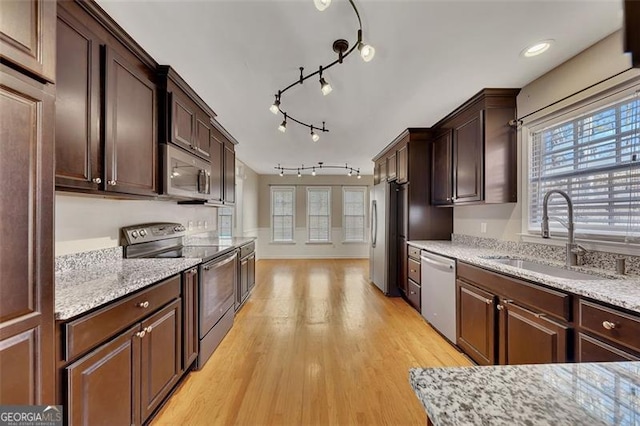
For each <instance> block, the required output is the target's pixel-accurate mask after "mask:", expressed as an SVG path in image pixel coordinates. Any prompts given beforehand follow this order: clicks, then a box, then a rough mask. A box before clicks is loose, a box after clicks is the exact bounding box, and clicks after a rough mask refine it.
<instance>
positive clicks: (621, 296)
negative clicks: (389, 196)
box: [409, 241, 640, 313]
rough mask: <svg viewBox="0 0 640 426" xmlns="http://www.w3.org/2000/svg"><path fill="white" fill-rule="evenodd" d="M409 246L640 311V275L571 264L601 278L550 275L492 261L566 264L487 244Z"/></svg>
mask: <svg viewBox="0 0 640 426" xmlns="http://www.w3.org/2000/svg"><path fill="white" fill-rule="evenodd" d="M409 245H411V246H414V247H417V248H420V249H423V250H427V251H430V252H433V253H436V254H440V255H443V256H447V257H450V258H453V259H457V260H459V261H463V262H466V263H470V264H472V265H476V266H480V267H482V268H486V269H490V270H493V271H496V272H501V273H504V274H507V275H510V276H513V277H517V278H523V279H527V280H530V281H533V282H538V283H541V284H545V285H547V286H549V287H553V288H557V289H560V290H565V291H568V292H571V293H574V294H578V295H582V296H587V297H590V298H592V299H595V300H598V301H601V302H606V303H610V304H612V305H614V306H619V307H622V308H626V309H629V310H632V311H635V312H638V313H640V276H638V275H616V274H613V273H611V272H608V271H605V270H602V269H596V268H592V267H577V266H576V267H572V268H571V269H574V270H576V271H580V272H586V273H591V274H595V275H599V276H600V277H602V279H595V280H579V279H565V278H556V277H552V276H550V275H545V274H542V273H537V272H533V271H529V270H526V269H521V268H516V267H514V266H509V265H504V264H500V263H497V262H495V261H492V260H491V257H493V258H500V257H505V258H519V259H523V258H529V259H531V260H534V261H536V262H540V263H545V264H549V265H553V266H559V267H563V263H562V262H559V261H554V260H546V257H544V256H523V255H521V254H519V253H514V252H506V251H499V250H494V249H490V248H484V247H472V246H469V245H467V244H462V243H455V242H451V241H410V242H409Z"/></svg>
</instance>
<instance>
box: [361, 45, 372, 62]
mask: <svg viewBox="0 0 640 426" xmlns="http://www.w3.org/2000/svg"><path fill="white" fill-rule="evenodd" d="M358 50H359V51H360V56H361V57H362V60H363V61H365V62H370V61H371V60H372V59H373V57H374V56H375V55H376V49H374V48H373V46H371V45H370V44H364V43H362V42H360V43H358Z"/></svg>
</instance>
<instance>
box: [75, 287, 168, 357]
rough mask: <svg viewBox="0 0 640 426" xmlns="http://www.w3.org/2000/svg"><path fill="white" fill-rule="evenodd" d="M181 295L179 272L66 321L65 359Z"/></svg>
mask: <svg viewBox="0 0 640 426" xmlns="http://www.w3.org/2000/svg"><path fill="white" fill-rule="evenodd" d="M178 297H180V275H176V276H174V277H171V278H169V279H167V280H165V281H163V282H161V283H159V284H156V285H154V286H152V287H151V288H148V289H146V290H143V291H141V292H138V293H135V294H134V295H132V296H129V297H127V298H126V299H123V300H121V301H118V302H114V303H112V304H110V305H108V306H106V307H104V308H102V309H100V310H98V311H96V312H93V313H91V314H88V315H85V316H84V317H82V318H79V319H77V320H74V321H71V322H69V323H68V324H65V326H64V332H65V337H66V338H65V340H66V345H65V353H64V358H65V360H66V361H69V360H71V359H73V358H75V357H77V356H78V355H81V354H82V353H83V352H85V351H86V350H88V349H90V348H92V347H94V346H96V345H97V344H99V343H101V342H103V341H105V340H107V339H108V338H109V337H111V336H113V335H114V334H115V333H117V332H118V331H120V330H123V329H125V328H126V327H128V326H129V325H131V324H133V323H134V322H136V321H138V320H140V319H142V318H143V317H145V316H147V315H149V314H150V313H151V312H153V311H155V310H156V309H158V308H160V307H162V306H163V305H165V304H166V303H167V302H170V301H171V300H173V299H176V298H178Z"/></svg>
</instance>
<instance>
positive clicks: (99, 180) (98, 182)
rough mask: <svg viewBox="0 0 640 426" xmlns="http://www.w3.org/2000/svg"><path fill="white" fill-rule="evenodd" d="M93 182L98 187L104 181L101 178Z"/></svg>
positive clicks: (94, 179)
mask: <svg viewBox="0 0 640 426" xmlns="http://www.w3.org/2000/svg"><path fill="white" fill-rule="evenodd" d="M92 181H93V183H97V184H98V185H99V184H101V183H102V179H100V178H93V179H92Z"/></svg>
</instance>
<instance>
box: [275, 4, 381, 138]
mask: <svg viewBox="0 0 640 426" xmlns="http://www.w3.org/2000/svg"><path fill="white" fill-rule="evenodd" d="M348 1H349V4H350V5H351V7H352V8H353V11H354V12H355V14H356V18H357V19H358V33H357V40H356V42H355V43H354V44H353V45H352V46H351V48H349V43H348V42H347V41H346V40H345V39H338V40H336V41H334V42H333V50H334V52H336V53H337V54H338V59H336V60H334V61H333V62H331V63H329V64H328V65H325V66H320V68H319V69H318V71H315V72H312V73H310V74H307V75H304V68H303V67H300V77H299V78H298V79H297V80H295V81H294V82H293V83H291V84H289V85H288V86H287V87H285V88H284V89H282V90H279V91H278V93H277V94H276V95H275V96H276V100H275V102H274V103H273V105H271V107H269V110H270V111H271V112H272V113H274V114H278V112H280V113H281V114H283V115H284V116H285V120H284V121H283V122H282V124H281V125H280V126H279V127H278V129H279V130H280V131H281V132H285V131H286V122H287V113H286V112H285V111H283V110H282V108H281V105H280V103H281V101H282V99H281V96H282V94H283V93H285V92H286V91H287V90H289V89H291V88H292V87H294V86H296V85H298V84H303V83H304V81H305V80H307V79H309V78H311V77H313V76H315V75H316V74H318V78H319V81H320V91H321V92H322V94H323V95H324V96H326V95H328V94H329V93H331V91H332V90H333V88H332V87H331V85H330V84H329V83H328V82H327V80H326V79H325V78H324V77H323V76H322V72H323V71H324V70H327V69H329V68H331V67H332V66H334V65H336V64H342V62H343V61H344V59H346V58H347V56H349V55H350V54H351V53H352V52H353V51H354V50H355V49H356V48H357V49H358V51H359V52H360V56H361V57H362V59H363V60H364V61H365V62H369V61H371V60H372V59H373V57H374V56H375V52H376V50H375V49H374V48H373V46H371V45H369V44H366V43H364V42H363V41H362V20H361V19H360V12H358V9H357V8H356V5H355V0H348ZM313 3H314V4H315V6H316V8H317V9H318V10H319V11H323V10H325V9H326V8H327V7H329V5H330V4H331V0H313ZM288 118H289V119H290V120H291V121H293V122H295V123H298V124H299V125H301V126H306V127H308V128H310V129H311V139H312V140H313V141H314V142H317V141H318V139H319V136H318V135H317V134H316V133H315V132H314V131H313V130H314V128H315V129H316V130H319V131H322V132H328V131H329V129H327V128H325V123H324V122H323V123H322V128H320V127H319V126H316V125H312V124H308V123H306V122H303V121H301V120H297V119H296V118H294V117H291V116H288Z"/></svg>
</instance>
